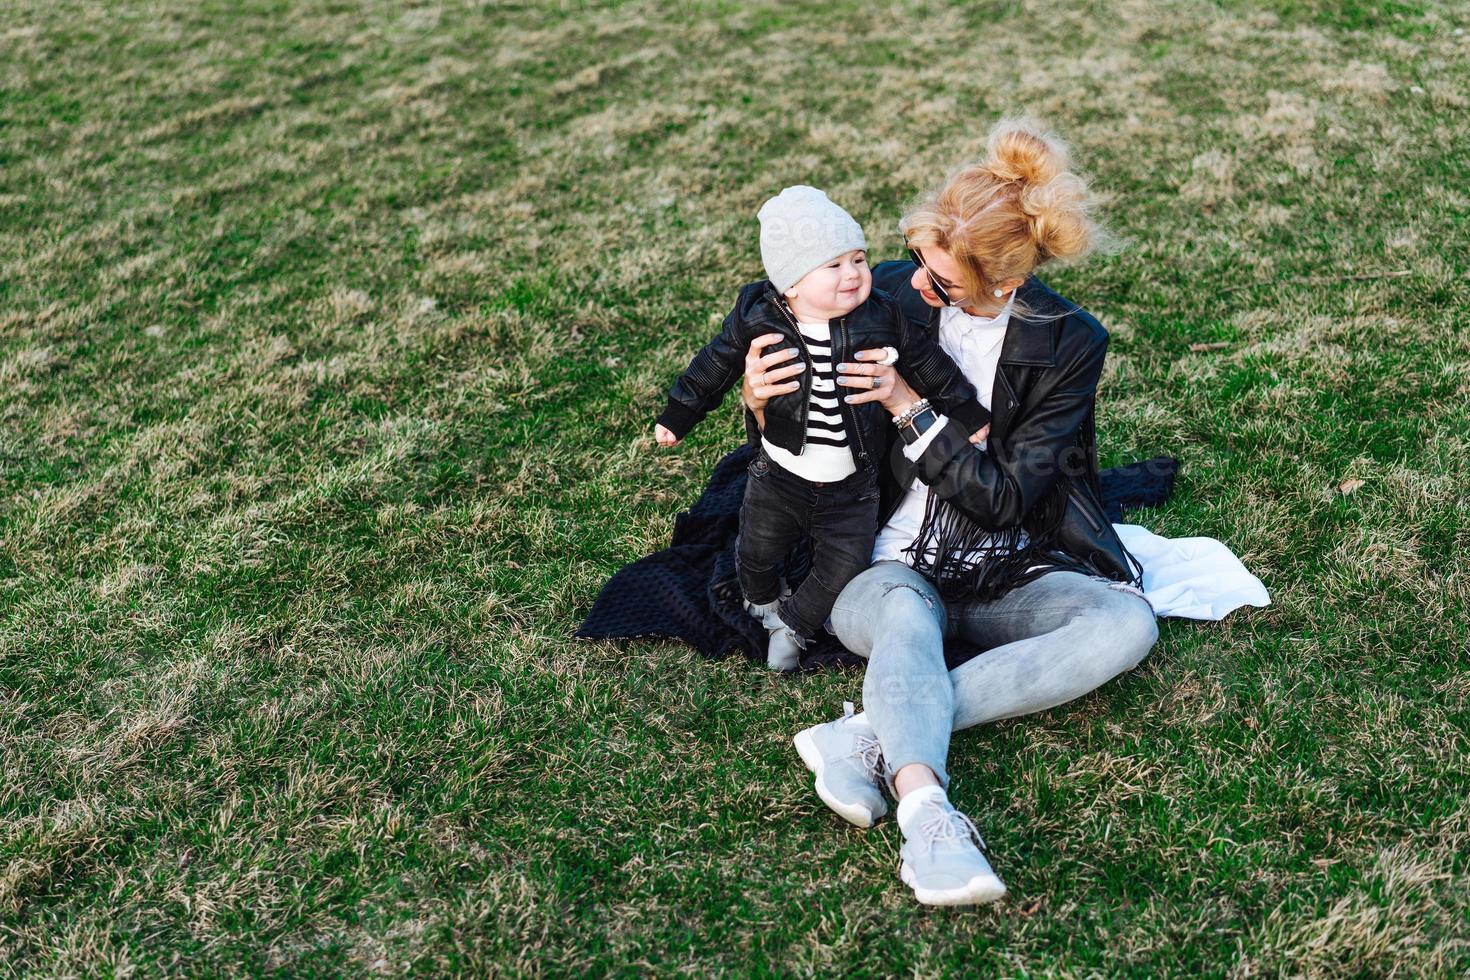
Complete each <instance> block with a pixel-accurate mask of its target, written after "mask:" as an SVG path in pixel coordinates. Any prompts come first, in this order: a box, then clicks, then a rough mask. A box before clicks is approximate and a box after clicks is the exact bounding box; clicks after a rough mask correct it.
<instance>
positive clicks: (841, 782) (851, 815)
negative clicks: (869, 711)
mask: <svg viewBox="0 0 1470 980" xmlns="http://www.w3.org/2000/svg"><path fill="white" fill-rule="evenodd" d="M843 710H844V714H843V716H842V717H841V718H838V719H837V720H836V721H829V722H827V723H825V724H822V725H813V726H812V727H811V728H808V729H806V730H805V731H802V732H797V733H796V737H795V738H794V739H793V740H792V741H794V742H795V743H796V751H797V752H798V753H800V754H801V761H802V762H805V763H806V767H807V768H808V769H810V770H811V771H812V772H813V773H815V774H816V777H817V778H816V787H817V795H818V796H820V797H821V798H822V802H823V803H825V804H827V806H829V807H831V808H832V812H833V813H835V814H837V815H838V816H839V817H841V818H842V819H843V820H846V821H847V822H848V823H850V824H855V825H857V826H859V827H871V826H873V824H875V823H877V822H878V820H879V819H881V818H882V816H883V815H884V814H885V813H887V812H888V804H887V803H886V802H885V801H884V799H883V791H882V790H881V789H879V787H878V778H879V774H880V773H882V771H883V750H882V748H881V747H879V745H878V736H877V735H875V734H874V733H873V726H872V725H869V724H868V721H867V719H866V718H858V717H857V716H855V715H854V714H853V706H852V702H851V701H849V702H847V703H846V704H845V705H843Z"/></svg>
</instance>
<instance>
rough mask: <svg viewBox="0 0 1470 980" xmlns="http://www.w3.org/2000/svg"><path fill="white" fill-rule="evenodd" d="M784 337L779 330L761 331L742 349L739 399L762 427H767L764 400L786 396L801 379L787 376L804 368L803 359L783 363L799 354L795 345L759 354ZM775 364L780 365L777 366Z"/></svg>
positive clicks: (796, 386)
mask: <svg viewBox="0 0 1470 980" xmlns="http://www.w3.org/2000/svg"><path fill="white" fill-rule="evenodd" d="M784 339H785V338H783V337H782V336H781V335H780V334H778V333H767V334H761V335H760V336H759V337H757V338H755V339H754V340H752V341H751V342H750V349H749V350H747V351H746V352H745V379H744V380H743V381H741V383H740V398H741V400H742V401H744V402H745V407H746V408H748V409H750V411H751V413H752V414H754V415H755V421H756V424H757V425H759V426H760V427H761V428H762V429H764V428H765V427H766V402H768V401H770V400H771V399H772V398H775V397H776V396H777V395H788V394H790V393H791V392H793V391H797V390H799V389H800V388H801V381H799V380H796V381H792V380H788V379H791V378H795V377H796V376H797V375H798V374H800V373H801V372H803V371H805V370H806V364H805V363H803V362H802V361H797V362H796V363H795V364H786V363H785V362H786V361H789V360H791V359H792V358H793V357H796V356H797V354H798V353H799V352H798V351H797V349H796V348H795V347H783V348H782V349H780V350H775V351H772V352H771V353H769V354H766V355H764V356H762V354H761V351H762V350H763V349H765V348H766V347H769V346H771V345H772V344H779V343H781V342H782V341H783V340H784ZM778 364H780V365H781V367H776V365H778Z"/></svg>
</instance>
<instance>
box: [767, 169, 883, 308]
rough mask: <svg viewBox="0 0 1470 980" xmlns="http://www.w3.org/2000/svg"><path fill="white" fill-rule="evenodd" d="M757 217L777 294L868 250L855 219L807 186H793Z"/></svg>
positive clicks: (769, 203) (769, 270)
mask: <svg viewBox="0 0 1470 980" xmlns="http://www.w3.org/2000/svg"><path fill="white" fill-rule="evenodd" d="M756 217H757V218H759V219H760V223H761V262H763V263H765V266H766V276H767V278H769V279H770V280H771V283H772V284H773V285H774V286H775V287H776V291H777V292H781V293H784V292H786V290H788V289H790V288H791V287H792V286H794V285H796V283H797V282H799V281H800V280H801V277H802V276H804V275H806V274H807V273H808V272H811V271H812V270H813V269H815V268H816V267H817V266H819V265H821V264H822V263H823V262H830V261H831V260H832V259H835V258H837V256H839V255H841V254H842V253H843V252H850V251H852V250H853V249H855V248H862V249H866V248H867V247H868V240H867V239H866V238H864V237H863V228H862V226H861V225H859V224H858V223H857V222H856V221H854V220H853V218H852V215H850V214H848V213H847V212H846V211H844V210H842V209H841V208H840V207H838V206H837V205H835V204H833V203H832V201H831V200H830V199H829V198H828V197H827V195H826V194H825V193H823V192H822V191H819V190H817V189H816V188H815V187H808V186H806V185H805V184H797V185H796V186H795V187H788V188H786V189H785V190H783V191H782V192H781V193H779V194H777V195H776V196H775V197H773V198H771V199H770V200H769V201H767V202H766V203H765V204H762V205H761V209H760V211H759V212H758V213H757V214H756Z"/></svg>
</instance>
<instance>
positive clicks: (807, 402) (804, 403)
mask: <svg viewBox="0 0 1470 980" xmlns="http://www.w3.org/2000/svg"><path fill="white" fill-rule="evenodd" d="M776 305H777V306H779V307H780V308H781V312H782V313H784V314H785V315H786V320H787V322H788V323H790V324H791V329H792V330H795V331H796V342H797V343H798V344H800V345H801V353H802V356H803V357H805V358H806V367H807V373H808V374H810V373H811V370H812V365H813V364H814V363H815V362H814V361H813V360H812V352H811V351H809V350H807V347H806V338H805V337H803V336H802V335H801V324H799V323H797V322H796V317H795V316H793V315H792V313H791V311H790V310H788V309H787V308H786V301H785V300H784V299H781V298H779V297H777V299H776ZM811 383H812V379H811V378H810V377H808V378H807V379H806V384H807V390H806V397H804V398H803V399H802V400H801V448H800V449H798V450H797V452H796V454H797V455H798V456H800V455H801V454H802V453H804V452H806V423H807V413H808V412H810V411H811V406H812V389H811Z"/></svg>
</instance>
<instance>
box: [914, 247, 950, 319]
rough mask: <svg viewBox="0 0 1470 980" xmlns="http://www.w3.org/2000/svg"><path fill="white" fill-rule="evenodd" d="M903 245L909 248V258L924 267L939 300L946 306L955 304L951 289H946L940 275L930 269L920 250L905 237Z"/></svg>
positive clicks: (931, 287)
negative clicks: (951, 298) (950, 292)
mask: <svg viewBox="0 0 1470 980" xmlns="http://www.w3.org/2000/svg"><path fill="white" fill-rule="evenodd" d="M903 247H904V248H906V249H908V252H909V258H911V259H913V260H914V264H915V265H917V266H918V267H919V268H921V269H923V270H924V274H925V275H927V276H928V277H929V288H930V289H933V290H934V295H935V296H938V297H939V302H941V303H943V304H944V305H945V306H953V305H954V304H953V303H952V302H950V299H949V289H946V288H945V287H944V286H943V285H942V284H941V281H940V279H939V277H938V276H936V275H935V274H934V271H933V270H932V269H930V268H929V266H928V265H927V264H926V263H925V262H924V257H923V256H922V255H920V254H919V253H918V251H917V250H916V249H915V248H914V247H913V246H912V245H910V244H909V243H908V239H904V243H903ZM950 288H951V289H952V288H954V287H952V286H951V287H950Z"/></svg>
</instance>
